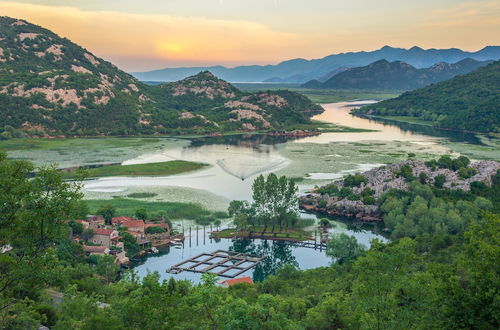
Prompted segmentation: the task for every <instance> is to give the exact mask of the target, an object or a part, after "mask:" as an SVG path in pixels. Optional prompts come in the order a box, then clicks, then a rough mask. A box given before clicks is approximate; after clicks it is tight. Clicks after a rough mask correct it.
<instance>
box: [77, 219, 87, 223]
mask: <svg viewBox="0 0 500 330" xmlns="http://www.w3.org/2000/svg"><path fill="white" fill-rule="evenodd" d="M75 222H78V223H84V222H86V223H88V221H87V220H75Z"/></svg>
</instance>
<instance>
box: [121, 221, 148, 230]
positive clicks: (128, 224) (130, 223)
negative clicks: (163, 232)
mask: <svg viewBox="0 0 500 330" xmlns="http://www.w3.org/2000/svg"><path fill="white" fill-rule="evenodd" d="M122 226H124V227H127V228H134V227H144V221H142V220H130V221H125V222H122Z"/></svg>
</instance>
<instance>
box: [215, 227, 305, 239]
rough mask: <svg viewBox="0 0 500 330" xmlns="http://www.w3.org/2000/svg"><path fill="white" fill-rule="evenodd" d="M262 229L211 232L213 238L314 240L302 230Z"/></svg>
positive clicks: (228, 229) (229, 229)
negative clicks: (271, 230) (273, 230)
mask: <svg viewBox="0 0 500 330" xmlns="http://www.w3.org/2000/svg"><path fill="white" fill-rule="evenodd" d="M263 229H264V228H255V229H253V230H237V229H235V228H227V229H223V230H221V231H214V232H212V235H211V236H212V237H213V238H243V239H257V238H258V239H263V240H274V241H295V242H300V241H306V240H311V239H314V238H313V237H312V235H311V233H310V232H307V231H305V230H302V229H288V230H284V231H283V230H282V231H275V232H270V231H265V232H264V231H263Z"/></svg>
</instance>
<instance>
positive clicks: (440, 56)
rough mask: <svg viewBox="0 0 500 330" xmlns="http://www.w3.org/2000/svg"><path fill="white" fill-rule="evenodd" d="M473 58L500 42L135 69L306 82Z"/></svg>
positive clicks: (493, 55) (159, 76)
mask: <svg viewBox="0 0 500 330" xmlns="http://www.w3.org/2000/svg"><path fill="white" fill-rule="evenodd" d="M466 58H470V59H474V60H476V61H486V60H498V59H500V46H488V47H485V48H483V49H481V50H479V51H477V52H466V51H463V50H460V49H457V48H450V49H422V48H420V47H412V48H410V49H405V48H394V47H390V46H384V47H382V48H380V49H378V50H375V51H371V52H364V51H362V52H349V53H341V54H334V55H329V56H326V57H324V58H321V59H314V60H305V59H293V60H289V61H285V62H281V63H279V64H277V65H249V66H238V67H235V68H226V67H223V66H210V67H185V68H165V69H161V70H154V71H148V72H135V73H132V75H133V76H135V77H136V78H137V79H139V80H142V81H175V80H179V79H183V78H185V77H187V76H190V75H193V74H196V73H198V72H200V71H204V70H208V71H210V72H212V73H213V74H214V75H216V76H218V77H220V78H221V79H224V80H227V81H231V82H280V83H305V82H308V81H310V80H314V79H316V80H319V81H324V80H327V79H324V78H325V77H327V78H328V77H331V74H332V72H335V71H336V70H338V69H341V68H354V67H360V66H365V65H368V64H370V63H373V62H376V61H379V60H384V59H385V60H387V61H389V62H393V61H402V62H405V63H408V64H410V65H412V66H414V67H415V68H418V69H420V68H427V67H430V66H432V65H434V64H436V63H439V62H446V63H456V62H459V61H461V60H463V59H466Z"/></svg>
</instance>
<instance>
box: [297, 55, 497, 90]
mask: <svg viewBox="0 0 500 330" xmlns="http://www.w3.org/2000/svg"><path fill="white" fill-rule="evenodd" d="M492 62H493V61H476V60H473V59H470V58H467V59H464V60H462V61H460V62H457V63H452V64H450V63H445V62H439V63H436V64H434V65H432V66H431V67H429V68H423V69H417V68H415V67H414V66H412V65H410V64H408V63H405V62H402V61H394V62H389V61H386V60H380V61H377V62H374V63H372V64H370V65H367V66H362V67H357V68H352V69H348V70H345V71H342V72H339V73H337V74H335V75H334V76H332V77H331V78H329V79H328V80H327V81H325V82H323V83H321V82H320V81H318V80H312V81H309V82H308V83H306V84H304V85H303V86H302V87H305V88H320V89H372V90H400V91H401V90H411V89H415V88H420V87H424V86H426V85H430V84H432V83H436V82H440V81H443V80H446V79H450V78H452V77H454V76H456V75H459V74H464V73H469V72H471V71H473V70H476V69H478V68H480V67H482V66H485V65H488V64H490V63H492Z"/></svg>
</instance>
